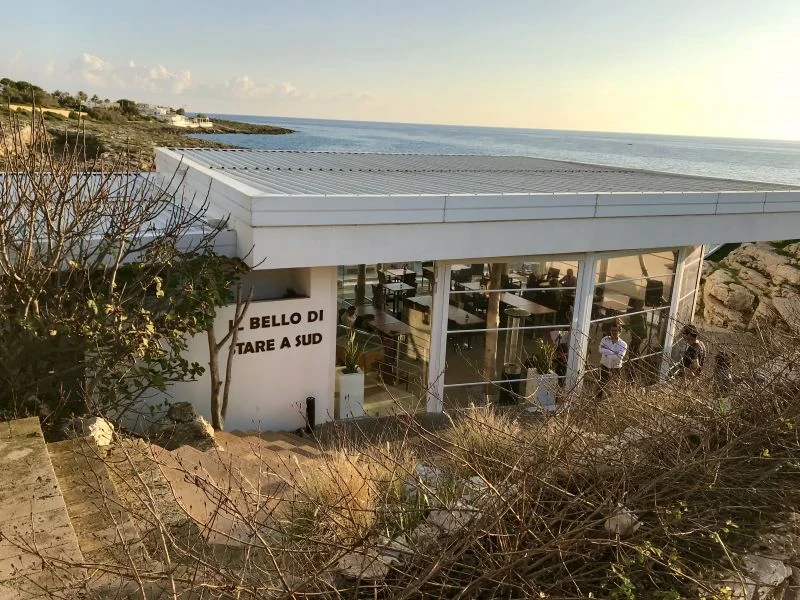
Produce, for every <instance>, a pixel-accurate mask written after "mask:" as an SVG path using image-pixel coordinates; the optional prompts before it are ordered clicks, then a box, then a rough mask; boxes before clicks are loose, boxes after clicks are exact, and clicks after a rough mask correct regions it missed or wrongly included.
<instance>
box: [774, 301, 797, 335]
mask: <svg viewBox="0 0 800 600" xmlns="http://www.w3.org/2000/svg"><path fill="white" fill-rule="evenodd" d="M772 305H773V307H774V308H775V311H776V312H777V313H778V315H779V316H780V318H781V319H782V320H783V322H784V323H786V324H787V325H788V326H789V327H790V328H791V329H792V330H793V331H795V332H798V331H800V298H798V297H797V296H792V297H786V298H773V299H772Z"/></svg>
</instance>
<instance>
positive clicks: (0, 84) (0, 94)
mask: <svg viewBox="0 0 800 600" xmlns="http://www.w3.org/2000/svg"><path fill="white" fill-rule="evenodd" d="M0 98H2V101H3V102H9V103H11V104H31V103H32V102H33V103H35V104H36V105H37V106H43V107H56V106H59V103H58V100H57V99H56V98H55V97H53V96H52V95H51V94H48V93H47V92H45V91H44V90H43V89H42V88H40V87H39V86H38V85H33V84H31V83H28V82H27V81H12V80H11V79H8V78H7V77H4V78H3V79H0Z"/></svg>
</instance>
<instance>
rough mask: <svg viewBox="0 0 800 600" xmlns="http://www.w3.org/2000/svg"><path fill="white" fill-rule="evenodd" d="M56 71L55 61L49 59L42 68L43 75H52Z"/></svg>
mask: <svg viewBox="0 0 800 600" xmlns="http://www.w3.org/2000/svg"><path fill="white" fill-rule="evenodd" d="M55 70H56V61H54V60H53V59H50V60H48V61H47V64H46V65H45V66H44V74H45V75H52V74H53V73H54V72H55Z"/></svg>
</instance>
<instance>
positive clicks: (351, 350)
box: [342, 327, 364, 373]
mask: <svg viewBox="0 0 800 600" xmlns="http://www.w3.org/2000/svg"><path fill="white" fill-rule="evenodd" d="M357 333H358V332H357V330H356V328H355V327H351V328H350V330H349V331H348V332H347V339H346V340H345V344H344V358H343V359H342V361H343V362H344V371H343V372H344V373H358V361H359V360H360V359H361V353H362V352H363V351H364V344H362V343H360V342H359V341H358V336H357Z"/></svg>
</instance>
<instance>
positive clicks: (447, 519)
mask: <svg viewBox="0 0 800 600" xmlns="http://www.w3.org/2000/svg"><path fill="white" fill-rule="evenodd" d="M479 516H480V511H478V510H477V509H475V508H473V507H471V506H468V505H466V504H463V503H461V502H457V503H456V504H455V506H453V507H452V508H442V509H434V510H432V511H431V512H430V513H428V517H427V519H426V520H427V522H428V523H429V524H431V525H433V526H434V527H438V528H439V529H440V530H441V531H442V532H443V533H455V532H456V531H459V530H461V529H464V528H465V527H467V526H468V525H469V524H470V523H471V522H472V521H473V520H474V519H476V518H478V517H479Z"/></svg>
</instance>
